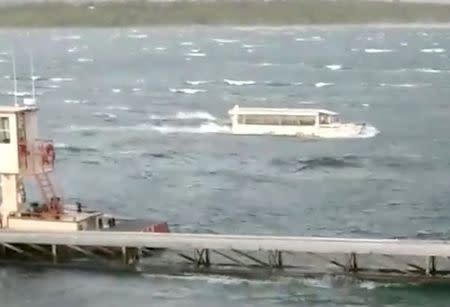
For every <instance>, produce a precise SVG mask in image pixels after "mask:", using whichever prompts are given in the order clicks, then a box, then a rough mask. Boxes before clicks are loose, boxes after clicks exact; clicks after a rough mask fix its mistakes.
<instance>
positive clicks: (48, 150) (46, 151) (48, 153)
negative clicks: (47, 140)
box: [41, 144, 56, 165]
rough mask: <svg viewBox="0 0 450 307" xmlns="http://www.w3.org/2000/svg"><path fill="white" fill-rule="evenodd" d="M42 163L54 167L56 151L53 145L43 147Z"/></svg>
mask: <svg viewBox="0 0 450 307" xmlns="http://www.w3.org/2000/svg"><path fill="white" fill-rule="evenodd" d="M41 150H42V163H43V164H48V165H53V163H54V162H55V156H56V155H55V149H54V147H53V145H52V144H46V145H44V146H42V149H41Z"/></svg>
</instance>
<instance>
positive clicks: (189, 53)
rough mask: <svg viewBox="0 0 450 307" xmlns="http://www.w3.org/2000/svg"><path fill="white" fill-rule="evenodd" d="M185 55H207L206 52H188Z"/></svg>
mask: <svg viewBox="0 0 450 307" xmlns="http://www.w3.org/2000/svg"><path fill="white" fill-rule="evenodd" d="M184 55H185V56H191V57H204V56H206V53H202V52H188V53H185V54H184Z"/></svg>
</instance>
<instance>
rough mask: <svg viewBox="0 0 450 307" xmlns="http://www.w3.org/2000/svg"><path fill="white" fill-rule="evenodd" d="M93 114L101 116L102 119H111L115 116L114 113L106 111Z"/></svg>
mask: <svg viewBox="0 0 450 307" xmlns="http://www.w3.org/2000/svg"><path fill="white" fill-rule="evenodd" d="M94 116H96V117H100V118H103V119H104V120H113V119H116V118H117V115H116V114H112V113H108V112H95V113H94Z"/></svg>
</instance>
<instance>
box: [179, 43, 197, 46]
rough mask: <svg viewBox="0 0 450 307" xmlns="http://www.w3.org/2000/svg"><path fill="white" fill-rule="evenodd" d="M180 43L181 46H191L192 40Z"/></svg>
mask: <svg viewBox="0 0 450 307" xmlns="http://www.w3.org/2000/svg"><path fill="white" fill-rule="evenodd" d="M180 45H181V46H192V45H194V43H193V42H181V43H180Z"/></svg>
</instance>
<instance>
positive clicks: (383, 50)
mask: <svg viewBox="0 0 450 307" xmlns="http://www.w3.org/2000/svg"><path fill="white" fill-rule="evenodd" d="M364 52H365V53H390V52H394V50H392V49H376V48H366V49H364Z"/></svg>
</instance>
